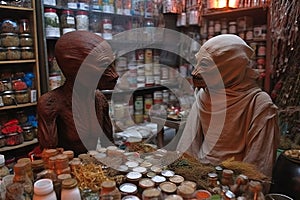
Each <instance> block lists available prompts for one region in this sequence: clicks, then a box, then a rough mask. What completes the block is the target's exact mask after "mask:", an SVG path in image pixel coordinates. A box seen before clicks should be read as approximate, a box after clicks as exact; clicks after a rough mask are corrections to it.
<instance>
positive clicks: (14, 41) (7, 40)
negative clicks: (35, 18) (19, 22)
mask: <svg viewBox="0 0 300 200" xmlns="http://www.w3.org/2000/svg"><path fill="white" fill-rule="evenodd" d="M1 44H2V46H3V47H17V46H19V44H20V40H19V36H18V34H16V33H1Z"/></svg>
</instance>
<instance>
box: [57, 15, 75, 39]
mask: <svg viewBox="0 0 300 200" xmlns="http://www.w3.org/2000/svg"><path fill="white" fill-rule="evenodd" d="M60 23H61V28H62V34H65V33H68V32H71V31H75V30H76V29H75V28H76V27H75V17H74V12H73V11H72V10H63V11H62V15H61V16H60Z"/></svg>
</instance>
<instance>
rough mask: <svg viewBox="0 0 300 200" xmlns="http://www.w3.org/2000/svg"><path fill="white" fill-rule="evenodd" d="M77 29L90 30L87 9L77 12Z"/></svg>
mask: <svg viewBox="0 0 300 200" xmlns="http://www.w3.org/2000/svg"><path fill="white" fill-rule="evenodd" d="M76 29H77V30H87V31H88V30H89V17H88V13H87V12H86V11H78V12H77V13H76Z"/></svg>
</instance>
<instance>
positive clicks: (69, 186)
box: [61, 178, 81, 200]
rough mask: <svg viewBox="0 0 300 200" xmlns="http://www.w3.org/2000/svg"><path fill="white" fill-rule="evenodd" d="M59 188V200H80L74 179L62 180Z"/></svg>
mask: <svg viewBox="0 0 300 200" xmlns="http://www.w3.org/2000/svg"><path fill="white" fill-rule="evenodd" d="M61 187H62V190H61V200H70V199H72V200H81V195H80V190H79V188H78V186H77V180H76V179H74V178H68V179H65V180H63V181H62V184H61Z"/></svg>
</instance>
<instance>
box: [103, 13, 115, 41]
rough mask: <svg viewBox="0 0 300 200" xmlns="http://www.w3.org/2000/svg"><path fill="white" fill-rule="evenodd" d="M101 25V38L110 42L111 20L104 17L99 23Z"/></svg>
mask: <svg viewBox="0 0 300 200" xmlns="http://www.w3.org/2000/svg"><path fill="white" fill-rule="evenodd" d="M101 23H102V31H103V33H102V36H103V38H104V39H105V40H111V39H112V21H111V18H109V17H105V18H103V19H102V21H101Z"/></svg>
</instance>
